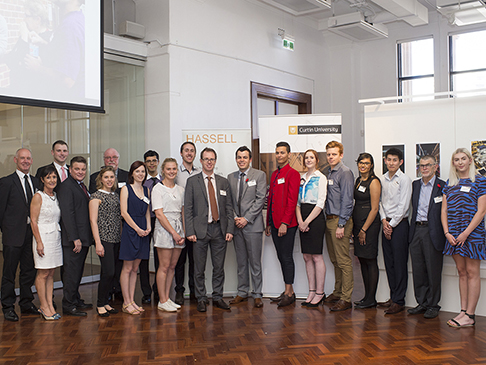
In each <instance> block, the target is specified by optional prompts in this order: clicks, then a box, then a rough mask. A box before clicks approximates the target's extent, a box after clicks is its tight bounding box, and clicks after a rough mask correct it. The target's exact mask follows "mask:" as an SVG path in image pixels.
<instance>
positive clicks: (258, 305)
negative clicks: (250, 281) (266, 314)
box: [254, 298, 263, 308]
mask: <svg viewBox="0 0 486 365" xmlns="http://www.w3.org/2000/svg"><path fill="white" fill-rule="evenodd" d="M254 305H255V308H261V307H263V301H262V298H255V304H254Z"/></svg>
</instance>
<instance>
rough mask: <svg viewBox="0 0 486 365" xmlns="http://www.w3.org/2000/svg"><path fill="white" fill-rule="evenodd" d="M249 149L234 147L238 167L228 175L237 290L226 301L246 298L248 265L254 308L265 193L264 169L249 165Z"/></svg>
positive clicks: (259, 293)
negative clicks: (231, 203)
mask: <svg viewBox="0 0 486 365" xmlns="http://www.w3.org/2000/svg"><path fill="white" fill-rule="evenodd" d="M251 157H252V156H251V151H250V149H249V148H248V147H246V146H242V147H240V148H238V149H237V150H236V164H237V165H238V171H235V172H233V173H231V174H229V175H228V181H229V184H230V189H231V197H232V202H233V211H234V220H235V226H236V229H235V236H234V240H233V242H234V244H235V251H236V262H237V263H238V294H237V295H236V297H235V298H234V299H232V300H231V301H230V304H238V303H241V302H244V301H247V300H248V291H249V289H250V280H249V270H248V266H249V267H250V269H251V282H252V287H253V291H252V296H253V298H254V306H255V308H261V307H263V302H262V243H263V231H264V230H265V228H264V225H263V215H262V209H263V205H264V204H265V197H266V193H267V179H266V176H265V173H264V172H263V171H260V170H256V169H254V168H252V167H250V163H251Z"/></svg>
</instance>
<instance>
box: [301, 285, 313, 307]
mask: <svg viewBox="0 0 486 365" xmlns="http://www.w3.org/2000/svg"><path fill="white" fill-rule="evenodd" d="M309 292H314V293H315V292H316V291H315V290H314V289H309ZM314 296H315V295H314ZM307 297H309V296H307ZM312 298H314V297H312ZM311 301H312V299H311ZM311 301H309V302H308V301H304V302H302V303H300V305H301V306H302V307H308V306H309V304H310V302H311Z"/></svg>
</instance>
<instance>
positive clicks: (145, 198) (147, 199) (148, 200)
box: [143, 196, 150, 204]
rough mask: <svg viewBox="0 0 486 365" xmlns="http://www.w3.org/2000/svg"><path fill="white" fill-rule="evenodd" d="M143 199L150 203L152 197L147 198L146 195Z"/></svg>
mask: <svg viewBox="0 0 486 365" xmlns="http://www.w3.org/2000/svg"><path fill="white" fill-rule="evenodd" d="M143 201H144V202H145V203H147V204H150V199H149V198H147V197H146V196H144V197H143Z"/></svg>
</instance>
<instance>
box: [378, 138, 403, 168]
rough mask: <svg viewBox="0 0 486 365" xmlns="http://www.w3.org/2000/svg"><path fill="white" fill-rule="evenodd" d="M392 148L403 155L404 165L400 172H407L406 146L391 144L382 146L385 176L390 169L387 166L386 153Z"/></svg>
mask: <svg viewBox="0 0 486 365" xmlns="http://www.w3.org/2000/svg"><path fill="white" fill-rule="evenodd" d="M390 148H397V149H399V150H400V151H402V153H403V163H402V165H401V166H400V170H402V172H405V145H403V144H390V145H383V146H382V164H383V167H382V168H383V174H386V173H387V171H388V168H387V167H386V165H385V153H386V151H388V150H389V149H390Z"/></svg>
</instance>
